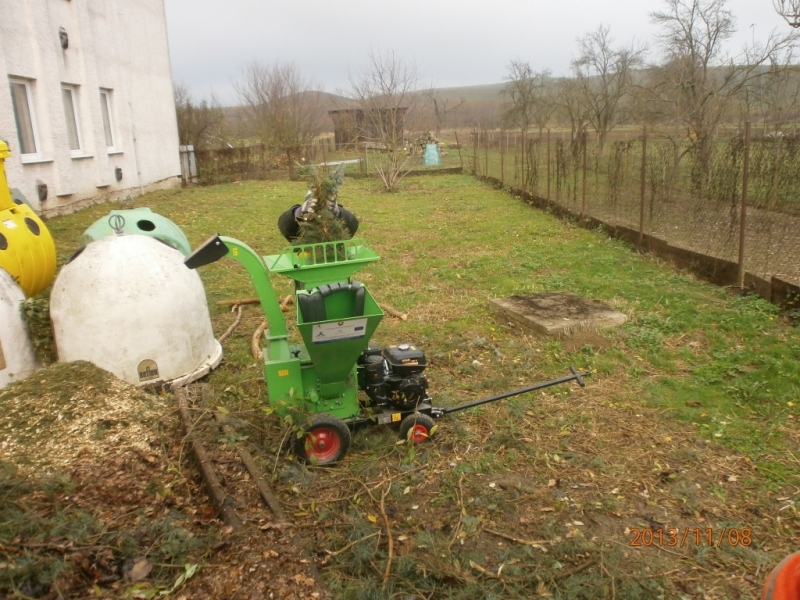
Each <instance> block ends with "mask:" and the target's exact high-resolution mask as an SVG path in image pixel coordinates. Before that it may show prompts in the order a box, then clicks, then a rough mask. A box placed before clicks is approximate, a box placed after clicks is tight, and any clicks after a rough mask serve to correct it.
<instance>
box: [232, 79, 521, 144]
mask: <svg viewBox="0 0 800 600" xmlns="http://www.w3.org/2000/svg"><path fill="white" fill-rule="evenodd" d="M504 85H505V84H503V83H492V84H486V85H469V86H461V87H445V88H437V89H436V92H437V94H438V96H439V97H440V98H441V99H444V100H447V101H448V102H449V104H450V106H453V105H455V104H457V103H459V102H460V101H462V100H463V101H464V104H463V105H462V106H461V107H460V108H459V110H458V111H457V113H456V114H453V115H452V117H449V118H448V121H450V124H448V126H455V125H458V126H462V125H469V126H472V125H473V124H474V123H479V122H482V123H486V122H492V121H493V120H494V119H496V118H497V116H498V115H499V114H500V112H501V104H502V90H503V87H504ZM309 93H313V94H317V95H318V96H319V97H320V100H321V103H320V108H321V110H323V111H325V115H324V123H325V129H326V131H328V132H333V121H331V119H330V117H328V115H327V112H328V111H329V110H336V109H346V108H355V107H356V106H357V105H356V104H355V103H354V102H353V100H351V99H349V98H346V97H345V96H342V95H339V94H332V93H330V92H309ZM420 93H423V91H422V90H421V91H420ZM246 110H247V107H245V106H226V107H223V108H222V111H223V113H224V115H225V120H226V122H227V123H228V127H229V130H230V131H231V132H232V133H233V134H234V135H243V136H245V137H246V135H245V133H246V130H247V126H246V123H245V120H244V117H245V115H246Z"/></svg>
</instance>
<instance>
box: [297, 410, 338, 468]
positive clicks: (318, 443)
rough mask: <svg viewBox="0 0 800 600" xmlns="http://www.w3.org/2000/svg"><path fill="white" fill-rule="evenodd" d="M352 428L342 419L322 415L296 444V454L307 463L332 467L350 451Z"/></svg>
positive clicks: (318, 415)
mask: <svg viewBox="0 0 800 600" xmlns="http://www.w3.org/2000/svg"><path fill="white" fill-rule="evenodd" d="M351 439H352V437H351V435H350V428H349V427H348V426H347V423H345V422H344V421H342V420H341V419H339V418H337V417H334V416H332V415H328V414H325V413H320V414H317V415H314V417H313V418H312V419H311V424H310V425H308V426H307V427H306V435H304V436H303V437H301V438H298V439H297V440H296V441H295V444H294V453H295V454H296V455H297V457H298V458H299V459H300V460H302V461H304V462H307V463H312V464H317V465H330V464H333V463H335V462H338V461H340V460H342V459H343V458H344V457H345V455H346V454H347V451H348V450H349V449H350V440H351Z"/></svg>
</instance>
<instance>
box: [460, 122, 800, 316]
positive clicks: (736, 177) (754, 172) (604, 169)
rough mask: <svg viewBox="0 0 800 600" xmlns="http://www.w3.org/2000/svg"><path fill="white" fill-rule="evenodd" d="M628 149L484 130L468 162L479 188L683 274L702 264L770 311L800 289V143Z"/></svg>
mask: <svg viewBox="0 0 800 600" xmlns="http://www.w3.org/2000/svg"><path fill="white" fill-rule="evenodd" d="M747 131H748V132H749V128H747ZM626 137H627V139H621V140H614V141H609V142H606V143H605V144H604V145H603V147H601V145H600V143H599V140H598V139H597V136H594V135H588V134H584V135H581V136H577V137H575V138H574V139H564V136H556V135H551V133H550V132H548V131H543V132H538V133H536V132H535V133H532V134H530V135H529V136H527V137H525V138H523V136H521V135H520V134H519V132H516V133H512V132H504V131H477V130H476V131H473V133H472V140H471V142H472V144H471V145H472V148H471V156H469V160H468V161H467V162H468V165H469V168H470V169H471V170H472V172H473V173H474V174H475V175H476V176H480V177H488V178H490V179H491V180H493V181H495V182H496V183H498V184H500V185H503V186H507V187H510V188H512V189H514V190H516V191H518V192H521V193H523V194H525V195H526V196H527V197H530V198H531V199H533V200H535V201H537V202H539V203H544V204H546V205H548V206H550V207H554V208H558V209H560V210H562V211H565V212H568V213H569V214H571V215H574V216H576V217H583V218H586V219H589V220H591V221H597V224H604V225H606V226H608V227H613V228H616V229H617V230H618V231H620V232H623V233H624V235H623V237H626V238H627V239H629V241H631V242H632V243H634V244H637V245H640V246H642V247H644V248H647V249H650V250H653V249H659V248H660V249H661V250H662V252H661V253H662V254H667V255H669V256H670V258H673V259H674V258H676V257H678V258H680V260H678V261H677V262H679V263H681V264H682V266H691V265H690V264H689V263H691V262H692V261H694V262H696V263H698V265H697V266H698V267H699V270H700V271H701V272H702V273H703V274H704V275H708V276H710V278H711V279H712V280H715V281H716V282H717V283H723V284H727V285H737V284H738V285H742V283H744V287H749V288H752V289H756V290H757V291H759V293H762V295H765V296H768V297H770V299H772V298H771V295H773V294H772V292H771V290H770V288H771V287H775V286H779V287H780V286H783V287H785V286H786V285H788V286H789V288H793V286H800V244H798V237H799V236H800V181H798V174H800V139H798V138H796V137H782V136H774V137H753V138H751V137H750V136H749V134H748V135H746V134H745V133H744V132H742V133H741V134H738V135H733V136H730V137H727V138H724V139H717V140H715V141H714V142H713V144H710V145H707V146H706V147H705V148H703V145H702V144H699V143H695V144H690V143H688V142H676V141H673V140H670V139H667V138H665V137H656V136H653V135H648V134H647V132H646V130H640V131H639V132H638V133H637V132H633V133H631V132H629V133H628V134H627V136H626ZM681 255H682V258H681ZM706 257H707V258H708V259H709V260H704V258H706ZM700 263H704V264H700ZM776 280H777V281H776ZM784 295H785V292H784ZM790 295H792V292H791V289H790ZM784 301H785V298H784Z"/></svg>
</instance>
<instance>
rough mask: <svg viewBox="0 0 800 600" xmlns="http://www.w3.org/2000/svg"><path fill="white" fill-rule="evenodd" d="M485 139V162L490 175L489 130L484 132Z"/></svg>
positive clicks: (487, 174)
mask: <svg viewBox="0 0 800 600" xmlns="http://www.w3.org/2000/svg"><path fill="white" fill-rule="evenodd" d="M484 136H485V139H484V140H483V157H484V164H485V165H486V169H485V171H486V176H487V177H488V176H489V130H488V129H487V130H486V131H485V132H484Z"/></svg>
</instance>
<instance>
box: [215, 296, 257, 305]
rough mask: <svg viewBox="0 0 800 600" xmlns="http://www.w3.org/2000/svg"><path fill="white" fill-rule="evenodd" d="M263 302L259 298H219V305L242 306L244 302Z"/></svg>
mask: <svg viewBox="0 0 800 600" xmlns="http://www.w3.org/2000/svg"><path fill="white" fill-rule="evenodd" d="M259 302H261V300H259V299H258V298H234V299H232V300H219V301H218V302H217V304H218V305H219V306H236V305H239V306H242V305H243V304H258V303H259Z"/></svg>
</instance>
